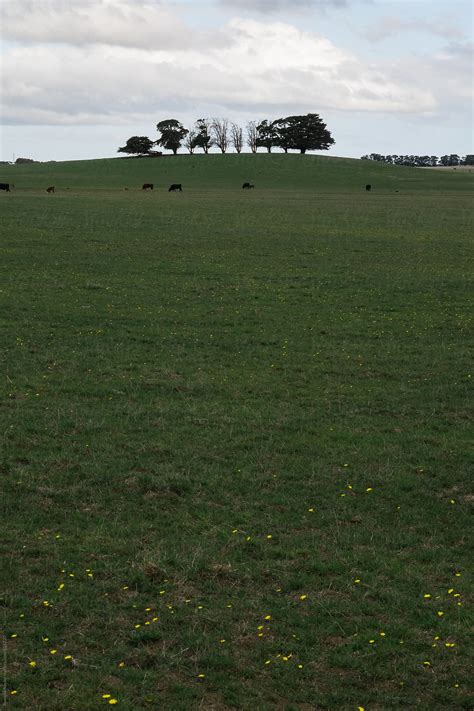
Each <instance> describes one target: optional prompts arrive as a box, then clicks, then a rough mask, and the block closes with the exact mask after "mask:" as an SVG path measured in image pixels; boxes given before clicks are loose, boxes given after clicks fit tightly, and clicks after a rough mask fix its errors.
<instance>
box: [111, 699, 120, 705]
mask: <svg viewBox="0 0 474 711" xmlns="http://www.w3.org/2000/svg"><path fill="white" fill-rule="evenodd" d="M109 704H110V705H111V706H115V704H118V700H117V699H109Z"/></svg>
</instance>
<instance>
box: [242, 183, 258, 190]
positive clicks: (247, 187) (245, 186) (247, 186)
mask: <svg viewBox="0 0 474 711" xmlns="http://www.w3.org/2000/svg"><path fill="white" fill-rule="evenodd" d="M254 187H255V185H253V183H244V184H243V185H242V190H253V189H254Z"/></svg>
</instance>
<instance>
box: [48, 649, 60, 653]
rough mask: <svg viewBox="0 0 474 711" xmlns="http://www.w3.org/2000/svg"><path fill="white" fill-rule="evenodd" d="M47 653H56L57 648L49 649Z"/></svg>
mask: <svg viewBox="0 0 474 711" xmlns="http://www.w3.org/2000/svg"><path fill="white" fill-rule="evenodd" d="M49 653H50V654H57V653H58V650H57V649H50V650H49Z"/></svg>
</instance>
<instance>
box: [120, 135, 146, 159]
mask: <svg viewBox="0 0 474 711" xmlns="http://www.w3.org/2000/svg"><path fill="white" fill-rule="evenodd" d="M154 145H155V144H154V142H153V141H152V140H150V139H149V138H147V136H132V137H131V138H129V139H128V141H127V143H126V144H125V145H124V146H122V148H119V149H118V151H117V153H130V154H136V155H146V154H147V153H149V152H150V151H151V149H152V148H153V146H154Z"/></svg>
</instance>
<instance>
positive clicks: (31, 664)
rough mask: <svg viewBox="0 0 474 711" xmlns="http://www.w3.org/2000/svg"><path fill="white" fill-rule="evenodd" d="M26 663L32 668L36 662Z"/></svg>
mask: <svg viewBox="0 0 474 711" xmlns="http://www.w3.org/2000/svg"><path fill="white" fill-rule="evenodd" d="M28 664H29V666H30V667H33V668H34V667H35V666H36V662H28Z"/></svg>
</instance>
